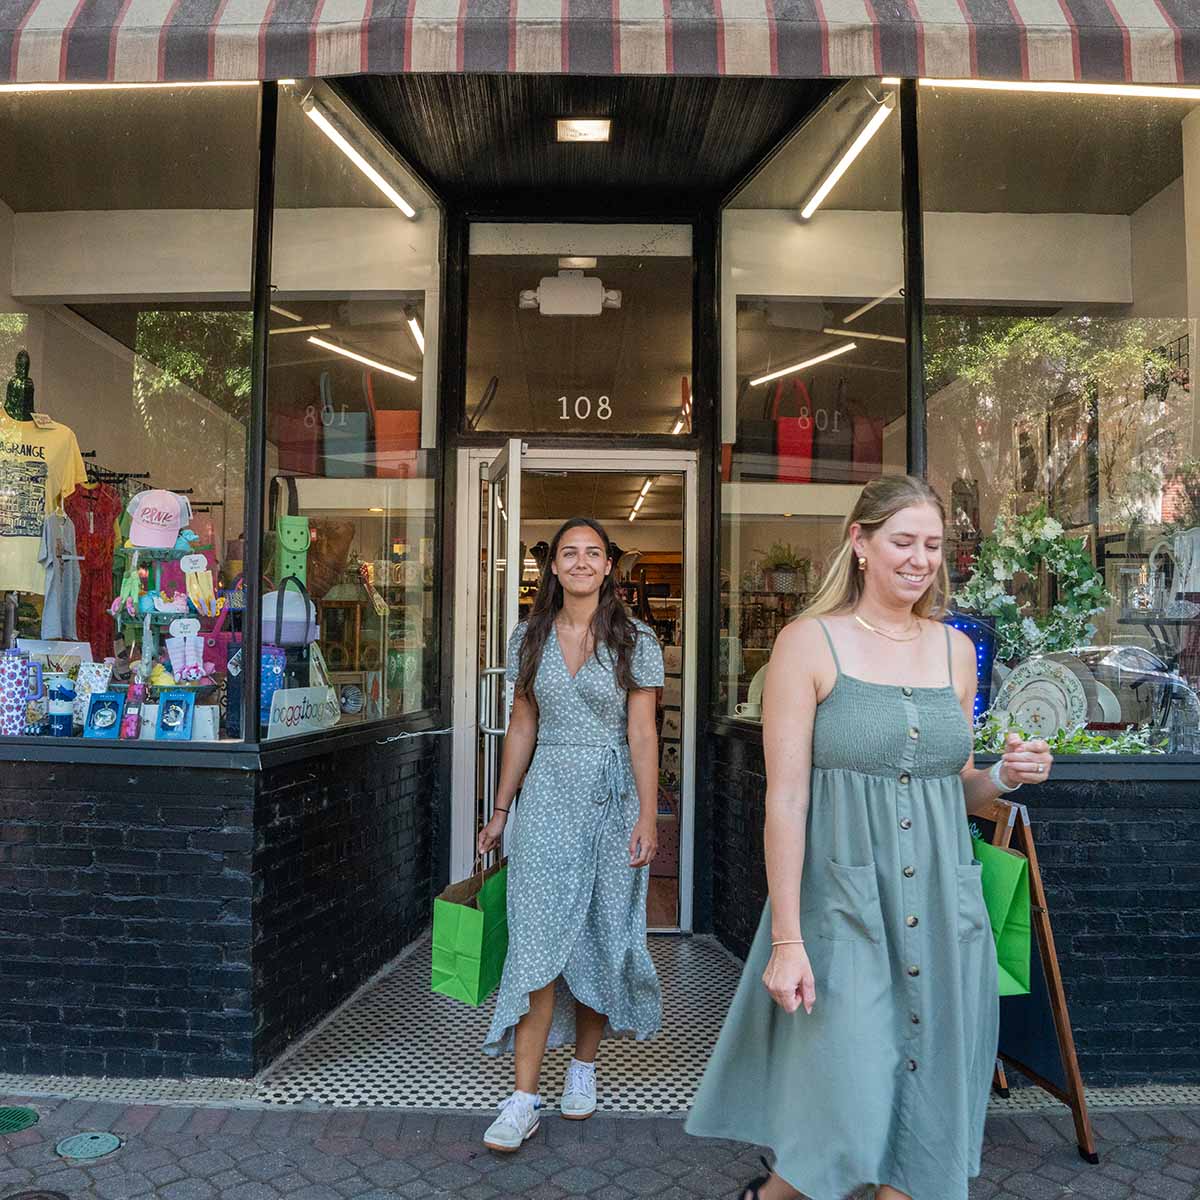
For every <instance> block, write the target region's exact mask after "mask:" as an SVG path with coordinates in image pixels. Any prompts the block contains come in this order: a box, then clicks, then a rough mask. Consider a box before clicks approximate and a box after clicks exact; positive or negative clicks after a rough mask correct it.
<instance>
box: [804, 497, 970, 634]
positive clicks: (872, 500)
mask: <svg viewBox="0 0 1200 1200" xmlns="http://www.w3.org/2000/svg"><path fill="white" fill-rule="evenodd" d="M918 504H930V505H932V506H933V507H934V508H935V509H937V511H938V514H939V515H940V516H941V518H942V524H943V525H945V523H946V506H945V505H944V504H943V503H942V498H941V496H939V495H938V494H937V492H935V491H934V490H933V488H931V487H930V486H929V484H927V483H926V482H925V480H923V479H918V478H917V477H916V476H915V475H884V476H882V477H881V478H879V479H872V480H871V482H870V483H868V484H867V486H866V487H864V488H863V490H862V495H860V496H859V498H858V503H857V504H855V506H854V508H853V510H852V511H851V513H850V515H849V516H848V517H847V518H846V524H845V526H844V527H843V529H842V544H841V546H840V547H839V548H838V551H837V553H836V554H835V555H834V556H833V559H832V561H831V562H830V564H829V567H828V569H827V570H826V571H825V578H824V579H822V580H821V586H820V587H819V588H818V589H817V594H816V595H815V596H814V597H813V599H812V603H811V604H810V605H809V606H808V607H807V608H806V609H805V610H804V611H803V612H802V613H801V614H800V616H802V617H820V616H824V615H825V614H826V613H837V612H845V611H846V610H847V609H851V608H854V607H855V606H856V605H857V604H858V602H859V600H860V599H861V598H862V594H863V572H862V571H860V570H859V569H858V561H857V559H856V557H855V554H854V547H853V545H851V543H850V526H851V525H860V526H862V529H863V531H864V532H865V533H868V534H869V533H873V532H874V531H875V530H876V529H878V528H879V527H880V526H881V525H882V524H884V522H886V521H889V520H891V518H892V517H894V516H895V515H896V514H897V513H898V512H900V510H901V509H905V508H912V507H913V506H914V505H918ZM949 604H950V575H949V572H948V571H947V570H946V560H945V558H944V557H943V559H942V565H941V568H940V569H939V570H938V572H937V574H936V575H935V576H934V580H933V582H932V583H931V584H930V585H929V587H928V588H926V589H925V592H924V593H923V594H922V596H921V598H920V599H919V600H918V601H917V602H916V604H914V605H913V612H915V613H916V614H917V616H919V617H934V618H939V617H941V616H943V615H944V614H945V612H946V610H947V608H948V607H949Z"/></svg>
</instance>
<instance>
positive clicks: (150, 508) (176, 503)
mask: <svg viewBox="0 0 1200 1200" xmlns="http://www.w3.org/2000/svg"><path fill="white" fill-rule="evenodd" d="M129 512H130V515H131V516H132V517H133V521H132V523H131V524H130V526H129V540H130V541H131V542H132V543H133V544H134V545H135V546H144V547H145V548H146V549H148V550H169V549H170V548H171V547H172V546H174V545H175V540H176V539H177V538H178V537H179V531H180V530H181V529H183V527H184V526H185V525H186V524H187V523H188V521H190V520H191V519H192V506H191V505H190V504H189V503H188V500H187V497H186V496H177V495H176V494H175V493H174V492H166V491H163V490H162V488H152V489H151V490H150V491H148V492H138V494H137V495H136V496H134V498H133V499H132V500H130V502H129Z"/></svg>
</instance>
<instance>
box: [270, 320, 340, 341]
mask: <svg viewBox="0 0 1200 1200" xmlns="http://www.w3.org/2000/svg"><path fill="white" fill-rule="evenodd" d="M332 328H333V326H332V325H330V324H329V322H328V321H323V322H318V323H317V324H316V325H285V326H283V328H282V329H272V330H271V331H270V332H271V336H272V337H274V336H275V335H276V334H277V333H317V332H319V331H320V330H322V329H332Z"/></svg>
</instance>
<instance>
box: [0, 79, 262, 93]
mask: <svg viewBox="0 0 1200 1200" xmlns="http://www.w3.org/2000/svg"><path fill="white" fill-rule="evenodd" d="M280 82H281V83H282V82H284V81H283V80H280ZM256 87H258V81H257V80H255V79H200V80H196V81H195V82H193V83H5V84H0V92H148V91H159V90H163V89H167V88H171V89H174V90H176V91H182V90H183V89H185V88H256Z"/></svg>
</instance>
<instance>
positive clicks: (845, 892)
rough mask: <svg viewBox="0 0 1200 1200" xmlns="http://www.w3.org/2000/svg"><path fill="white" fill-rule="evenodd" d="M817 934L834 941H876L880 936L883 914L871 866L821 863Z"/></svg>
mask: <svg viewBox="0 0 1200 1200" xmlns="http://www.w3.org/2000/svg"><path fill="white" fill-rule="evenodd" d="M824 876H825V878H824V881H823V882H824V889H823V890H824V893H825V894H824V896H823V897H821V903H820V911H821V914H822V919H821V924H820V934H821V936H822V937H823V938H827V939H828V940H830V941H834V942H856V941H868V942H878V941H879V940H880V939H881V938H882V937H883V912H882V910H881V909H880V905H879V883H878V881H877V880H876V878H875V864H874V863H869V864H868V865H867V866H865V867H846V866H843V865H842V864H841V863H838V862H834V861H833V859H832V858H827V859H826V860H825V871H824Z"/></svg>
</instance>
